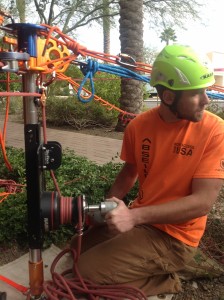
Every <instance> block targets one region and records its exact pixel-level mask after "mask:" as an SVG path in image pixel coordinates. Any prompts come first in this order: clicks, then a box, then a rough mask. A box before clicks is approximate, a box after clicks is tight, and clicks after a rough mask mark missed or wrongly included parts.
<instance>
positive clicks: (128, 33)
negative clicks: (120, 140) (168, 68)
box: [115, 0, 143, 131]
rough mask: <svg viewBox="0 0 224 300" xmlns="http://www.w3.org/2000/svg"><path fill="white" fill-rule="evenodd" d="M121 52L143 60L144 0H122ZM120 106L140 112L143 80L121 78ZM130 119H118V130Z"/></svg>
mask: <svg viewBox="0 0 224 300" xmlns="http://www.w3.org/2000/svg"><path fill="white" fill-rule="evenodd" d="M119 4H120V20H119V22H120V41H121V53H124V54H128V55H130V56H131V57H133V58H134V59H135V60H136V61H140V62H141V61H143V0H135V1H132V0H120V1H119ZM119 100H120V108H121V109H123V110H124V111H127V112H131V113H134V114H138V113H140V111H141V108H142V103H143V90H142V82H141V81H137V80H134V79H130V80H129V79H128V80H127V79H124V78H122V80H121V97H120V99H119ZM127 123H128V119H127V118H126V120H124V119H123V118H121V116H120V117H119V119H118V123H117V126H116V129H115V130H116V131H124V129H125V127H126V125H127Z"/></svg>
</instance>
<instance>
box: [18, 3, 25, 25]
mask: <svg viewBox="0 0 224 300" xmlns="http://www.w3.org/2000/svg"><path fill="white" fill-rule="evenodd" d="M16 8H17V9H18V12H19V19H20V22H21V23H25V22H26V3H25V0H16Z"/></svg>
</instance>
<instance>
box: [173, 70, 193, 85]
mask: <svg viewBox="0 0 224 300" xmlns="http://www.w3.org/2000/svg"><path fill="white" fill-rule="evenodd" d="M175 71H176V73H177V75H178V78H179V82H180V83H182V84H184V85H190V81H189V80H188V79H187V77H186V76H185V75H184V73H183V72H182V71H181V70H180V69H178V68H175Z"/></svg>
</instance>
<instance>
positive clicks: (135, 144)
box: [121, 108, 224, 247]
mask: <svg viewBox="0 0 224 300" xmlns="http://www.w3.org/2000/svg"><path fill="white" fill-rule="evenodd" d="M121 159H122V160H124V161H126V162H128V163H134V164H136V166H137V171H138V176H139V177H138V180H139V194H138V197H137V198H136V199H135V201H134V203H133V205H132V207H141V206H148V205H154V204H160V203H165V202H169V201H172V200H176V199H178V198H181V197H185V196H187V195H190V194H191V182H192V179H193V178H224V121H223V120H222V119H221V118H219V117H217V116H215V115H213V114H211V113H209V112H207V111H206V112H204V115H203V119H202V120H201V121H200V122H196V123H194V122H190V121H187V120H180V121H177V122H174V123H166V122H164V121H163V120H162V119H161V118H160V116H159V113H158V108H154V109H151V110H149V111H147V112H144V113H142V114H140V115H139V116H137V117H136V118H135V119H134V120H132V121H131V122H130V123H129V125H128V126H127V128H126V130H125V134H124V140H123V146H122V151H121ZM206 220H207V217H206V216H203V217H199V218H196V219H193V220H189V221H188V222H185V223H183V224H153V225H154V226H155V227H157V228H159V229H161V230H163V231H165V232H167V233H168V234H170V235H171V236H173V237H175V238H176V239H178V240H181V241H182V242H184V243H186V244H188V245H190V246H193V247H196V246H198V244H199V241H200V239H201V237H202V235H203V233H204V230H205V225H206Z"/></svg>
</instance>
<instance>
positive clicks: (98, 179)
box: [0, 148, 137, 246]
mask: <svg viewBox="0 0 224 300" xmlns="http://www.w3.org/2000/svg"><path fill="white" fill-rule="evenodd" d="M7 153H8V156H9V158H10V161H11V163H12V165H13V172H11V173H8V174H7V172H8V171H7V170H6V167H5V166H4V165H3V164H2V165H1V166H0V178H4V179H6V178H11V179H12V178H13V179H14V180H15V181H16V182H19V183H24V182H25V166H24V164H25V162H24V153H23V151H22V150H21V149H15V148H8V149H7ZM0 159H1V161H2V157H1V155H0ZM121 166H122V165H121V164H120V163H113V162H110V163H107V164H105V165H103V166H99V165H97V164H95V163H93V162H90V161H88V160H87V159H86V158H83V157H79V156H76V155H75V153H74V152H73V151H70V150H65V151H64V153H63V158H62V164H61V166H60V168H58V169H57V170H56V171H55V176H56V178H57V182H58V185H59V187H60V190H61V194H62V195H63V196H66V197H76V196H78V195H80V194H84V195H85V196H86V199H87V201H88V203H89V204H93V203H99V202H101V201H103V200H104V197H105V195H106V193H107V191H108V190H109V188H110V186H111V184H112V183H113V181H114V179H115V177H116V175H117V173H118V172H119V170H120V168H121ZM45 175H46V176H45V179H46V183H47V186H46V190H47V191H54V190H55V187H54V185H53V181H52V180H51V179H50V175H49V173H48V172H46V174H45ZM136 194H137V186H136V187H135V188H133V189H132V191H131V192H130V193H129V195H128V199H133V198H134V197H135V196H136ZM0 228H1V230H0V243H3V242H4V243H8V242H10V241H14V240H15V241H17V242H18V243H21V241H23V243H27V208H26V194H25V192H23V193H21V194H16V195H11V196H10V197H8V198H7V200H5V201H4V202H3V203H1V204H0ZM3 229H4V230H3ZM73 234H74V225H70V226H61V228H60V229H59V230H57V231H54V232H48V233H45V238H44V246H47V245H49V244H50V243H52V242H53V243H56V244H58V243H61V242H64V241H65V240H67V239H68V238H70V237H71V236H72V235H73Z"/></svg>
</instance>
